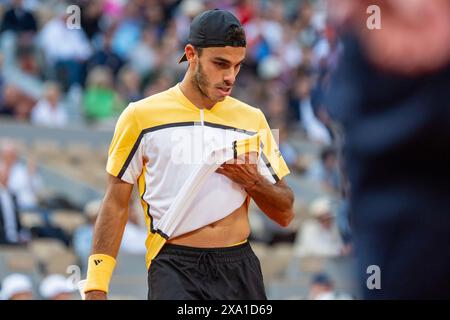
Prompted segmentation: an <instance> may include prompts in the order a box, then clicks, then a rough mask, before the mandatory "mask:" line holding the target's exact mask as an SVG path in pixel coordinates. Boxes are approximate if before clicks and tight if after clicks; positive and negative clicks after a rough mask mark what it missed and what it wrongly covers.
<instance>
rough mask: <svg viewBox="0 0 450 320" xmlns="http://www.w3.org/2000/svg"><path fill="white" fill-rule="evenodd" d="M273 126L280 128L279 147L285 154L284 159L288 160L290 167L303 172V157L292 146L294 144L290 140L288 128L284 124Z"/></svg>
mask: <svg viewBox="0 0 450 320" xmlns="http://www.w3.org/2000/svg"><path fill="white" fill-rule="evenodd" d="M273 128H277V129H278V128H279V131H278V133H279V137H280V140H279V143H278V145H279V148H280V152H281V154H282V155H283V158H284V160H285V161H286V164H287V165H288V167H289V169H290V170H292V171H296V172H302V171H303V170H304V165H303V161H302V158H301V156H300V154H299V153H298V151H297V150H296V149H295V148H294V147H293V146H292V144H291V143H290V142H289V140H288V132H289V131H288V130H287V129H286V127H285V126H284V125H283V126H281V125H280V126H276V125H275V126H273Z"/></svg>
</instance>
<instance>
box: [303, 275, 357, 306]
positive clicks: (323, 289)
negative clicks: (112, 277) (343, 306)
mask: <svg viewBox="0 0 450 320" xmlns="http://www.w3.org/2000/svg"><path fill="white" fill-rule="evenodd" d="M308 300H353V297H352V296H350V295H349V294H346V293H342V292H337V291H336V290H335V286H334V283H333V281H332V280H331V279H330V277H329V276H328V275H327V274H326V273H317V274H315V275H314V276H313V278H312V281H311V286H310V289H309V293H308Z"/></svg>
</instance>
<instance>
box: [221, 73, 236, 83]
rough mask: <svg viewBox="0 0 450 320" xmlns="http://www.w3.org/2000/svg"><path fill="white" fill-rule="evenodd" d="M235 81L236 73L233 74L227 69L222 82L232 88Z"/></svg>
mask: <svg viewBox="0 0 450 320" xmlns="http://www.w3.org/2000/svg"><path fill="white" fill-rule="evenodd" d="M235 80H236V73H235V72H234V70H233V69H228V70H227V71H226V73H225V75H224V77H223V82H224V83H225V84H226V85H227V86H232V85H233V84H234V81H235Z"/></svg>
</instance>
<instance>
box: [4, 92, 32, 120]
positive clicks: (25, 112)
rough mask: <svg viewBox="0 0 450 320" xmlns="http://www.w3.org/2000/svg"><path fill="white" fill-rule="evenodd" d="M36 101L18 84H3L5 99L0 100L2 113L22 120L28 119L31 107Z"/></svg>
mask: <svg viewBox="0 0 450 320" xmlns="http://www.w3.org/2000/svg"><path fill="white" fill-rule="evenodd" d="M35 103H36V102H35V101H34V100H33V99H31V98H30V97H28V96H27V95H25V94H24V93H23V92H22V91H21V90H20V89H19V88H18V87H17V86H16V85H13V84H9V83H6V84H5V85H4V86H3V99H2V101H0V115H6V116H8V117H13V118H14V119H16V120H17V121H21V122H25V121H28V119H29V115H30V112H31V109H32V107H33V106H34V104H35Z"/></svg>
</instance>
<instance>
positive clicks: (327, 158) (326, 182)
mask: <svg viewBox="0 0 450 320" xmlns="http://www.w3.org/2000/svg"><path fill="white" fill-rule="evenodd" d="M307 176H308V177H309V178H310V179H312V180H314V181H317V182H318V183H320V184H321V185H322V186H323V187H324V189H325V191H328V192H335V193H337V192H339V191H340V186H341V176H340V171H339V166H338V159H337V151H336V149H335V148H333V147H325V148H324V149H322V151H321V153H320V160H318V161H316V162H315V163H313V164H312V165H311V167H310V168H309V170H308V172H307Z"/></svg>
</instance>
